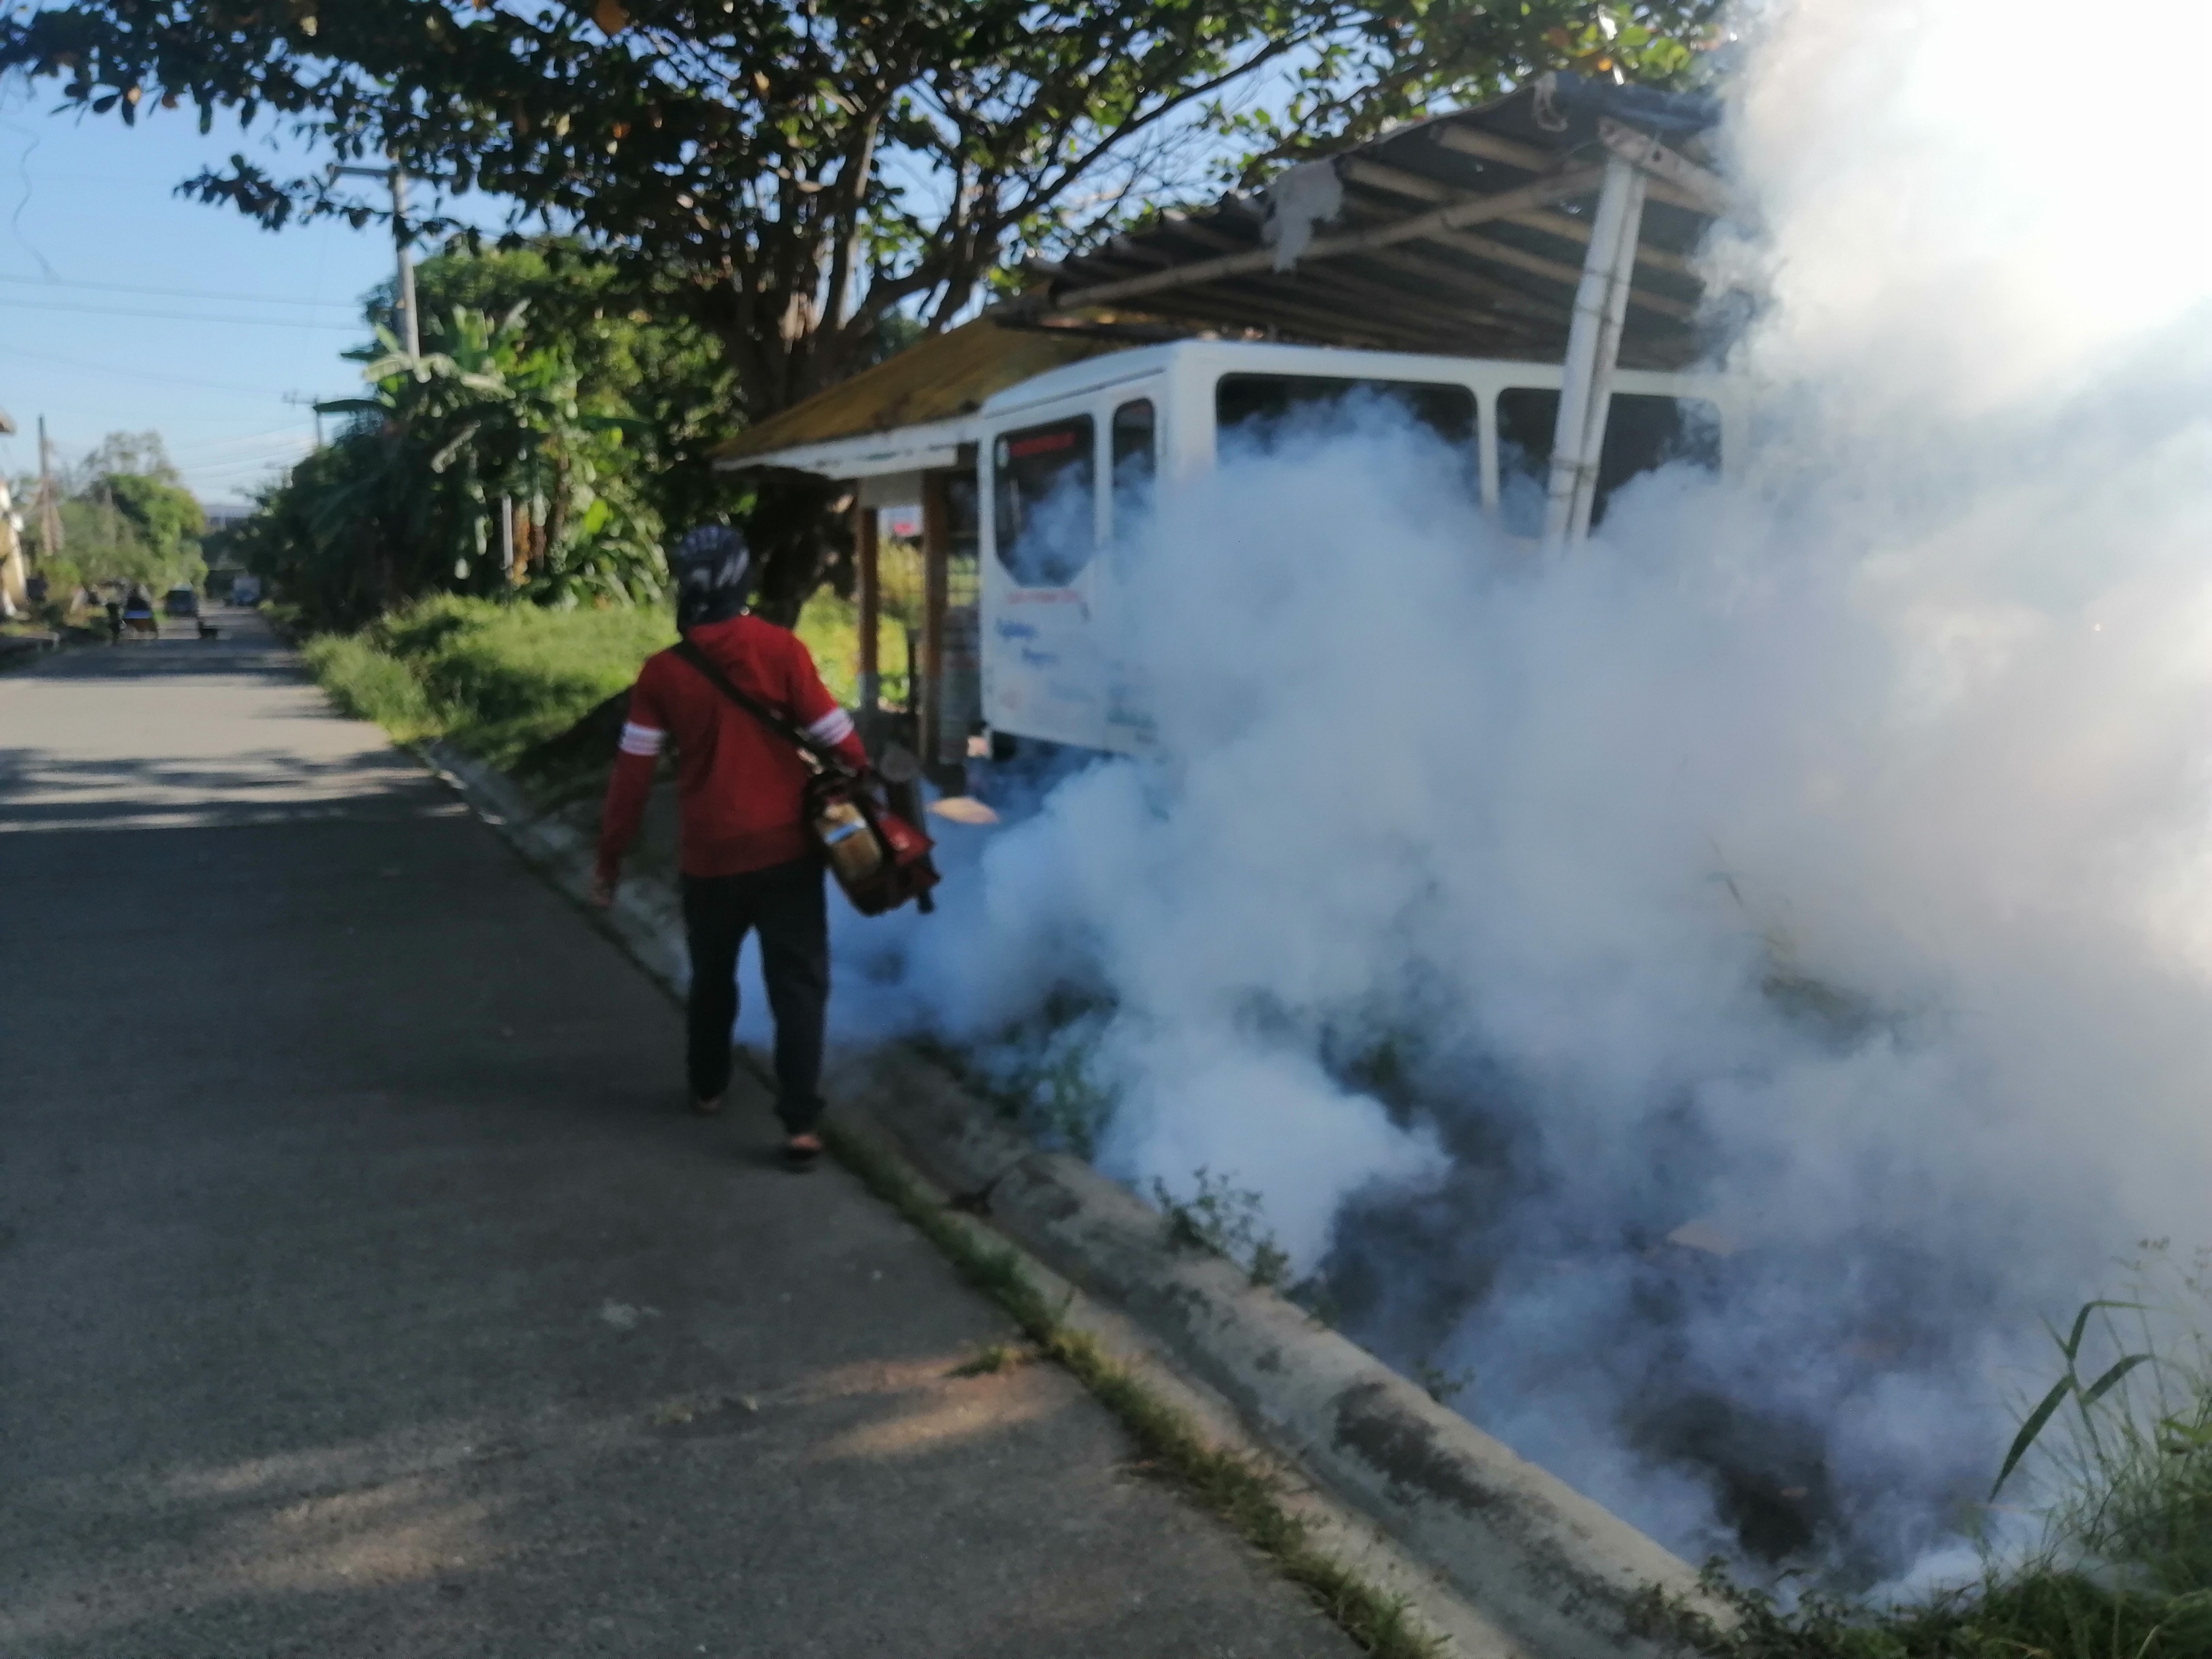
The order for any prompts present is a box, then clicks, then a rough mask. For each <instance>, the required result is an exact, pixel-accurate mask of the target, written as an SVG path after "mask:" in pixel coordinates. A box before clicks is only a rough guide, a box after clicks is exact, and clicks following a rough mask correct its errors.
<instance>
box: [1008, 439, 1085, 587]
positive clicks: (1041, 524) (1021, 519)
mask: <svg viewBox="0 0 2212 1659" xmlns="http://www.w3.org/2000/svg"><path fill="white" fill-rule="evenodd" d="M1096 450H1097V437H1096V433H1095V428H1094V423H1093V422H1092V421H1091V417H1090V416H1088V415H1078V416H1074V417H1073V418H1072V419H1069V420H1065V421H1054V422H1051V423H1050V424H1049V425H1047V426H1032V427H1025V428H1023V429H1022V430H1021V431H1019V432H1008V433H1005V434H1003V435H1000V439H999V441H998V442H997V443H996V444H995V445H994V447H993V449H992V453H991V465H992V474H993V479H994V482H993V486H992V508H993V515H994V516H993V526H994V528H995V529H996V531H997V532H998V541H999V562H1000V563H1001V564H1003V565H1004V566H1006V572H1007V574H1009V575H1011V576H1012V577H1013V579H1014V580H1016V581H1018V582H1019V583H1020V584H1021V585H1022V586H1024V587H1065V586H1067V584H1068V583H1070V582H1072V581H1073V580H1075V577H1076V574H1077V573H1078V572H1079V571H1080V570H1081V569H1082V568H1083V567H1084V566H1085V565H1086V564H1088V563H1090V562H1091V550H1092V549H1093V547H1094V546H1095V545H1096V543H1097V522H1096V520H1095V518H1094V516H1093V514H1094V510H1095V509H1094V505H1093V502H1094V498H1095V496H1096V494H1097V489H1096V486H1095V485H1094V484H1093V483H1092V476H1091V475H1092V471H1093V465H1092V462H1093V455H1094V453H1095V452H1096Z"/></svg>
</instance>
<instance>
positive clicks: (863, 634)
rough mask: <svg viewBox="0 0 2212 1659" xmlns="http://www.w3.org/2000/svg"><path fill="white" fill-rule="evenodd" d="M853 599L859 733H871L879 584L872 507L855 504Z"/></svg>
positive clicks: (877, 695)
mask: <svg viewBox="0 0 2212 1659" xmlns="http://www.w3.org/2000/svg"><path fill="white" fill-rule="evenodd" d="M853 598H854V601H855V605H856V608H857V609H858V610H859V611H860V640H859V641H858V644H859V647H860V648H859V650H858V652H857V653H856V665H857V669H858V672H857V673H856V674H855V675H854V678H855V679H856V680H858V682H859V684H858V686H857V687H856V688H855V689H856V690H857V693H858V696H857V698H856V701H857V702H859V703H860V711H859V713H860V733H861V736H862V738H863V739H864V740H865V739H867V738H872V736H873V728H874V725H875V719H876V711H877V708H878V705H879V703H880V701H881V698H882V693H883V665H881V664H880V663H878V661H877V660H876V634H877V629H878V623H879V621H880V619H881V617H882V616H883V611H884V595H883V584H882V581H881V580H880V578H879V576H878V572H877V569H876V509H875V508H874V507H864V506H860V505H858V504H855V506H854V508H853Z"/></svg>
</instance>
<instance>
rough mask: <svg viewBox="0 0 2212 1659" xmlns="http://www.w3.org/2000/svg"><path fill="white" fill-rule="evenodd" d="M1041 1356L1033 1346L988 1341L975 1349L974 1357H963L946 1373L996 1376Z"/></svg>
mask: <svg viewBox="0 0 2212 1659" xmlns="http://www.w3.org/2000/svg"><path fill="white" fill-rule="evenodd" d="M1042 1358H1044V1356H1043V1355H1042V1354H1041V1353H1039V1352H1037V1351H1036V1349H1035V1348H1031V1347H1026V1346H1017V1345H1016V1344H1014V1343H1012V1342H989V1343H986V1344H985V1345H984V1346H982V1347H981V1348H978V1349H977V1350H976V1351H975V1358H972V1359H963V1361H961V1362H960V1364H957V1365H955V1366H954V1367H953V1368H952V1369H951V1371H950V1372H948V1373H947V1375H949V1376H998V1374H999V1373H1000V1372H1001V1371H1018V1370H1020V1369H1021V1368H1022V1367H1023V1366H1024V1365H1034V1364H1036V1363H1037V1361H1038V1360H1040V1359H1042Z"/></svg>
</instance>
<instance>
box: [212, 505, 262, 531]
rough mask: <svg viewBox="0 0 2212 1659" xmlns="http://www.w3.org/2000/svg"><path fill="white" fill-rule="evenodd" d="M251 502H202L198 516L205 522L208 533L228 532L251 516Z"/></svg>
mask: <svg viewBox="0 0 2212 1659" xmlns="http://www.w3.org/2000/svg"><path fill="white" fill-rule="evenodd" d="M253 511H254V509H253V503H252V502H251V501H202V502H201V503H200V513H201V515H202V516H203V517H204V518H205V519H206V520H207V527H208V528H209V530H210V531H216V530H228V529H230V528H231V527H232V526H234V525H240V524H243V523H245V522H246V520H248V519H250V518H252V516H253Z"/></svg>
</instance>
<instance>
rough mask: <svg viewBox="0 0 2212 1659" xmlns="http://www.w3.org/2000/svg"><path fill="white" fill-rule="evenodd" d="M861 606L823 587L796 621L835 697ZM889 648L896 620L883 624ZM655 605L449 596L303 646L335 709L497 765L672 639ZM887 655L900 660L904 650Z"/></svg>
mask: <svg viewBox="0 0 2212 1659" xmlns="http://www.w3.org/2000/svg"><path fill="white" fill-rule="evenodd" d="M856 627H857V623H856V620H855V617H854V609H853V606H852V605H851V604H850V603H848V601H846V600H843V599H839V598H838V597H837V596H836V594H834V593H831V592H828V591H827V590H825V591H823V592H821V593H819V594H817V595H816V596H815V598H814V599H812V600H811V601H810V602H809V603H808V605H807V607H806V609H805V612H803V613H802V614H801V616H800V617H799V630H798V631H799V638H800V639H802V640H804V641H806V644H807V646H808V648H809V649H811V650H812V651H813V652H814V653H815V658H816V660H817V662H818V663H819V664H820V665H821V668H822V677H823V684H826V685H827V686H828V687H829V691H830V693H831V695H832V696H836V698H837V700H838V701H839V702H842V703H843V704H844V705H845V706H846V707H848V708H850V707H851V706H852V704H853V699H854V695H855V693H854V686H855V682H856V678H857V672H856V664H857V661H858V656H859V652H858V647H857V643H856V641H855V636H854V634H855V629H856ZM887 629H888V631H887V632H886V634H885V636H884V637H885V641H886V644H885V649H886V650H887V651H890V652H894V653H895V652H896V651H897V650H898V649H900V648H902V647H898V646H897V645H896V644H894V643H892V642H891V641H892V639H893V636H894V635H895V634H896V624H895V623H892V624H887ZM675 639H676V625H675V623H674V622H673V620H672V619H671V617H670V616H669V613H668V612H667V611H665V610H664V609H662V608H660V607H659V606H636V605H633V606H622V605H616V606H609V607H607V608H606V609H604V610H601V609H598V608H596V607H591V606H579V607H578V608H577V609H575V610H573V611H556V610H551V609H549V608H546V607H544V606H541V605H529V604H523V603H514V604H502V603H501V602H500V601H498V600H495V599H463V598H460V597H458V596H456V595H453V594H441V595H438V596H435V597H434V598H431V599H422V600H418V601H417V602H416V603H415V604H413V605H404V606H402V607H401V608H400V609H399V610H397V611H392V612H391V613H389V614H388V615H386V616H384V617H379V618H378V619H377V620H376V621H375V622H373V623H370V624H369V625H368V627H366V628H364V629H361V630H360V631H359V632H358V633H354V634H319V635H315V636H314V637H313V638H311V639H309V640H307V641H306V642H305V644H304V645H302V646H301V654H302V655H303V656H304V657H305V658H306V659H307V666H308V668H309V669H310V670H311V671H313V674H314V676H315V678H316V679H317V680H319V682H320V683H321V684H322V686H323V689H324V690H326V691H328V692H329V693H330V695H331V699H332V700H333V701H334V702H337V705H338V707H339V708H341V709H342V710H343V711H344V712H345V713H346V714H350V715H353V716H354V717H355V718H356V719H358V720H374V721H375V722H376V723H377V724H378V725H379V726H382V727H384V729H385V730H386V731H387V732H391V733H392V736H393V737H394V738H398V740H399V741H400V742H402V743H428V742H429V741H431V740H433V739H435V738H444V739H446V740H447V741H449V742H452V743H454V744H459V746H460V747H461V748H463V749H465V750H468V751H469V752H470V753H471V754H472V755H477V756H480V757H483V759H485V760H488V761H490V762H491V763H493V764H494V765H496V766H511V765H512V764H513V763H514V761H515V760H516V759H517V757H520V755H521V754H522V752H523V751H524V750H526V749H529V748H530V747H531V746H532V745H533V744H538V743H539V742H542V741H543V740H544V739H545V738H550V737H554V736H556V735H557V734H558V733H560V732H565V731H567V730H568V728H569V727H570V726H574V724H575V723H576V721H578V720H580V719H582V718H583V716H584V715H586V714H588V713H590V712H591V710H592V709H593V708H597V707H598V706H599V704H600V703H602V702H605V701H606V700H607V699H608V698H609V697H611V696H614V695H615V693H617V692H618V691H623V690H628V689H629V685H630V684H631V682H632V681H634V680H635V678H637V671H638V665H640V664H641V663H642V662H644V660H645V659H647V657H649V656H651V655H652V654H653V653H654V652H656V651H658V650H659V649H660V648H661V647H664V646H667V645H671V644H673V643H674V642H675ZM884 660H885V661H886V662H891V661H896V660H898V659H897V658H896V655H891V656H886V657H885V659H884Z"/></svg>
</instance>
